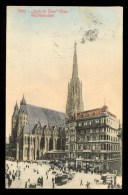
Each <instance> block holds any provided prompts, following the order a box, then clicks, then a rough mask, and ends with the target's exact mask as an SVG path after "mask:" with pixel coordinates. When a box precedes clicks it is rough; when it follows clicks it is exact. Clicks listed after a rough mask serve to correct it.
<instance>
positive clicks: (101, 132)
mask: <svg viewBox="0 0 128 195" xmlns="http://www.w3.org/2000/svg"><path fill="white" fill-rule="evenodd" d="M118 126H119V122H118V120H117V119H116V116H115V115H113V114H112V113H110V112H109V111H108V107H107V106H105V105H104V106H103V107H102V108H97V109H94V110H89V111H85V112H81V113H78V114H77V117H75V118H74V119H71V120H68V121H67V124H66V151H67V157H68V158H69V159H70V160H74V162H75V166H76V167H78V168H82V169H85V170H89V169H92V170H95V171H99V170H109V171H112V170H114V169H115V170H117V169H118V168H119V157H120V154H119V139H118V137H117V135H118Z"/></svg>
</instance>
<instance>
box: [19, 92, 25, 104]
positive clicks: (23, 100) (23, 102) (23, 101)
mask: <svg viewBox="0 0 128 195" xmlns="http://www.w3.org/2000/svg"><path fill="white" fill-rule="evenodd" d="M20 105H26V100H25V98H24V94H23V98H22V100H21V102H20Z"/></svg>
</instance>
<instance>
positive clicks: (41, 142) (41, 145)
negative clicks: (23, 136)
mask: <svg viewBox="0 0 128 195" xmlns="http://www.w3.org/2000/svg"><path fill="white" fill-rule="evenodd" d="M44 146H45V138H44V136H43V137H41V140H40V149H43V148H44Z"/></svg>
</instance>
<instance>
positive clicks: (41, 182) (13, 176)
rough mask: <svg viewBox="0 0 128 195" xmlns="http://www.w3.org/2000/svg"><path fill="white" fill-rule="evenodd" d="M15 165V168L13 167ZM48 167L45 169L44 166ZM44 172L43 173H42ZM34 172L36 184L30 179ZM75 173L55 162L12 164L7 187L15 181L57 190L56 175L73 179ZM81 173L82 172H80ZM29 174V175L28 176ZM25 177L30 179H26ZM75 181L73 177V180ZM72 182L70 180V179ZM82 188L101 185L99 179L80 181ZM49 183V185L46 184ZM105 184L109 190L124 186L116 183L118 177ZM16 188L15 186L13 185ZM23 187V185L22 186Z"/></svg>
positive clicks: (8, 170) (7, 175)
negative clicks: (72, 175) (72, 174)
mask: <svg viewBox="0 0 128 195" xmlns="http://www.w3.org/2000/svg"><path fill="white" fill-rule="evenodd" d="M13 163H14V164H15V166H13ZM43 164H44V166H45V167H46V168H45V169H44V166H43ZM46 164H48V165H46ZM42 170H43V171H42ZM32 171H33V173H32V174H34V175H33V176H34V177H33V178H34V179H35V178H36V179H35V180H34V182H32V179H33V178H29V177H30V175H31V172H32ZM72 172H73V169H72V168H70V169H68V167H66V166H65V164H64V163H61V164H59V163H58V164H57V163H56V164H54V163H53V162H52V163H50V162H48V163H47V162H32V161H23V162H22V163H21V162H18V161H15V162H10V163H6V174H5V178H6V187H7V188H11V187H12V184H13V183H14V181H19V183H20V180H21V183H23V182H24V188H38V187H39V188H44V187H45V186H47V184H48V186H49V185H50V186H51V188H56V186H57V183H56V179H55V178H56V175H57V174H60V175H61V174H62V175H63V174H64V175H67V176H68V178H71V177H69V176H71V173H72ZM80 172H81V171H80ZM28 173H29V174H28ZM76 173H77V171H74V174H76ZM24 175H26V176H28V175H29V176H28V177H24ZM71 179H73V177H72V178H71ZM69 182H70V179H69ZM78 182H80V183H79V184H80V187H82V188H85V189H90V188H93V186H94V182H96V185H98V184H99V183H100V181H99V180H98V179H94V182H92V181H90V180H88V181H87V180H82V179H81V180H80V181H78ZM46 183H47V184H46ZM103 184H106V186H107V189H120V188H122V186H121V185H120V184H119V183H117V182H116V177H115V178H114V180H112V179H111V181H110V182H105V183H103ZM13 186H14V185H13ZM22 186H23V185H22Z"/></svg>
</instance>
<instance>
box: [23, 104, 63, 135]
mask: <svg viewBox="0 0 128 195" xmlns="http://www.w3.org/2000/svg"><path fill="white" fill-rule="evenodd" d="M26 108H27V114H28V124H29V125H27V126H26V127H25V132H26V133H29V130H30V131H32V129H33V128H34V126H35V125H36V124H37V123H38V122H39V121H40V124H41V126H42V127H44V126H46V125H48V124H49V126H50V127H52V126H58V127H60V126H63V125H64V122H65V114H64V113H62V112H58V111H55V110H50V109H47V108H41V107H37V106H33V105H29V104H26Z"/></svg>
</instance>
